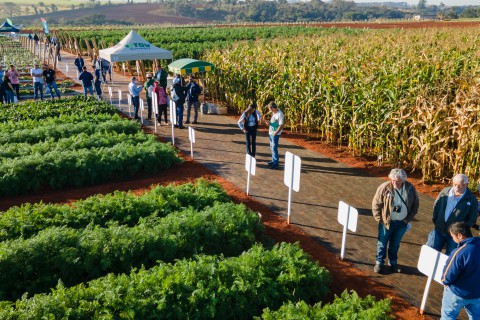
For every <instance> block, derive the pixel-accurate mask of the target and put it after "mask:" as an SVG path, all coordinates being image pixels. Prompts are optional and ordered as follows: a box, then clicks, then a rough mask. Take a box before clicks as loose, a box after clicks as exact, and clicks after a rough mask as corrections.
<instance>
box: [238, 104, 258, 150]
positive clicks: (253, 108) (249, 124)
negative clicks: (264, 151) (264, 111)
mask: <svg viewBox="0 0 480 320" xmlns="http://www.w3.org/2000/svg"><path fill="white" fill-rule="evenodd" d="M261 120H262V115H261V114H260V112H258V110H257V104H256V103H252V104H251V105H249V106H248V108H247V109H246V110H245V111H244V112H243V113H242V115H241V117H240V119H239V120H238V126H239V127H240V130H242V131H243V133H245V140H246V143H247V154H249V155H251V156H252V157H254V158H255V151H256V149H257V142H256V140H257V129H258V124H259V123H260V121H261Z"/></svg>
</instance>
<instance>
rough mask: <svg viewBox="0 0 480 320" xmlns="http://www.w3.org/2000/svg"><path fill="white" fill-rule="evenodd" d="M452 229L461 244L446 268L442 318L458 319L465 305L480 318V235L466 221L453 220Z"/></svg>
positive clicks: (473, 314)
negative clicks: (476, 234)
mask: <svg viewBox="0 0 480 320" xmlns="http://www.w3.org/2000/svg"><path fill="white" fill-rule="evenodd" d="M449 231H450V235H451V237H452V238H453V240H454V241H455V243H457V244H458V248H457V249H455V250H454V251H453V252H452V254H451V255H450V256H449V257H448V260H447V262H446V263H445V267H444V269H443V276H442V283H443V284H444V285H445V289H444V291H443V299H442V318H441V320H447V319H451V320H455V319H457V316H458V314H459V313H460V311H461V310H462V308H465V310H466V311H467V314H468V317H469V318H470V319H480V238H478V237H472V232H471V231H470V226H469V225H468V224H466V223H465V222H455V223H453V224H452V225H451V226H450V229H449Z"/></svg>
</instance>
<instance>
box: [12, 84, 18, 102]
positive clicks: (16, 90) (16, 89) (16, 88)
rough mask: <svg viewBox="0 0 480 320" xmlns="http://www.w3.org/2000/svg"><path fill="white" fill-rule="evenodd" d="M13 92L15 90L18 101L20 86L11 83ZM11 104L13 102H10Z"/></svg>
mask: <svg viewBox="0 0 480 320" xmlns="http://www.w3.org/2000/svg"><path fill="white" fill-rule="evenodd" d="M12 87H13V90H15V92H16V95H17V98H18V100H20V84H19V83H12ZM12 102H13V100H12Z"/></svg>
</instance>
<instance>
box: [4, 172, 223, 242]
mask: <svg viewBox="0 0 480 320" xmlns="http://www.w3.org/2000/svg"><path fill="white" fill-rule="evenodd" d="M228 201H230V198H228V196H227V194H226V193H225V191H224V190H223V189H222V188H221V187H220V186H219V185H218V184H216V183H209V182H207V181H206V180H203V179H199V180H197V181H196V182H195V183H194V184H192V183H187V184H183V185H180V186H173V185H168V186H165V187H163V186H157V187H155V188H153V189H152V190H150V191H148V192H145V193H144V194H142V195H141V196H137V195H135V194H133V193H132V192H122V191H115V192H114V193H112V194H107V195H96V196H92V197H89V198H87V199H85V200H79V201H76V202H75V204H74V205H73V206H70V205H60V204H45V203H36V204H29V203H26V204H23V205H21V206H19V207H12V208H10V209H8V210H7V211H5V212H1V213H0V241H5V240H13V239H17V238H20V237H21V238H23V239H27V238H30V237H32V236H34V235H36V234H37V233H38V232H40V231H41V230H43V229H46V228H50V227H55V226H56V227H62V226H63V227H67V228H76V229H80V228H85V227H87V226H88V225H91V224H93V225H95V226H99V227H107V226H109V225H111V224H118V225H127V226H134V225H136V224H137V223H138V222H139V221H140V219H141V218H146V217H158V218H160V217H166V216H167V215H169V214H170V213H172V212H175V211H181V210H184V209H187V208H190V209H192V210H202V209H203V208H206V207H208V206H212V205H213V204H214V203H217V202H218V203H224V202H228Z"/></svg>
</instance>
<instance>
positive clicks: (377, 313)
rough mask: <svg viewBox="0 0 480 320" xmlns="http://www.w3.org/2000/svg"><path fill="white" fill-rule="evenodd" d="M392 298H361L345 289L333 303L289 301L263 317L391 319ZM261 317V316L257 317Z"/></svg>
mask: <svg viewBox="0 0 480 320" xmlns="http://www.w3.org/2000/svg"><path fill="white" fill-rule="evenodd" d="M389 313H390V300H388V299H384V300H381V301H375V298H374V297H373V296H370V295H369V296H367V297H365V298H364V299H362V298H360V297H359V296H358V294H357V293H356V292H355V291H352V292H351V294H349V293H348V292H347V290H345V291H344V292H343V293H342V295H341V296H340V297H337V296H335V300H334V301H333V303H328V304H325V305H322V303H317V304H315V305H314V306H310V305H308V304H306V303H305V302H304V301H300V302H297V303H293V302H288V303H286V304H284V305H283V306H282V307H280V309H279V310H277V311H271V310H270V309H266V310H264V312H263V314H262V317H261V319H263V320H284V319H298V320H317V319H325V320H341V319H344V320H350V319H357V320H389V319H392V317H391V316H389ZM256 319H260V317H258V318H256Z"/></svg>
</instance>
